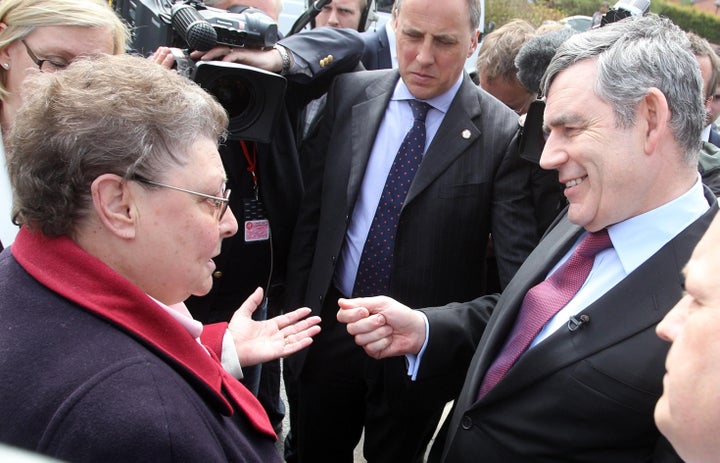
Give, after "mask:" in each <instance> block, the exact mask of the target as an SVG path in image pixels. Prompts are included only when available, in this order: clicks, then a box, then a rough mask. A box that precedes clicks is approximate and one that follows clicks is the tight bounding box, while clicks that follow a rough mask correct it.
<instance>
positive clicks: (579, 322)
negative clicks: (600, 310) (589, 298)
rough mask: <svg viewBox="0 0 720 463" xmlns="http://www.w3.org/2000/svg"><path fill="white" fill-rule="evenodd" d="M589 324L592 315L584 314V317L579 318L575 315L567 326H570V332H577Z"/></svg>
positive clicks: (579, 316)
mask: <svg viewBox="0 0 720 463" xmlns="http://www.w3.org/2000/svg"><path fill="white" fill-rule="evenodd" d="M588 323H590V315H586V314H582V315H578V316H575V315H573V316H572V317H570V320H568V324H567V326H568V330H570V332H575V331H577V330H579V329H580V328H582V326H583V325H586V324H588Z"/></svg>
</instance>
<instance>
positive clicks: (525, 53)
mask: <svg viewBox="0 0 720 463" xmlns="http://www.w3.org/2000/svg"><path fill="white" fill-rule="evenodd" d="M573 34H574V32H573V31H572V30H571V29H569V28H566V29H558V30H555V31H551V32H547V33H545V34H542V35H538V36H536V37H533V38H531V39H530V40H528V41H527V42H526V43H525V44H524V45H523V46H522V47H521V48H520V51H519V52H518V54H517V56H516V57H515V67H516V68H517V69H518V73H517V78H518V80H519V81H520V83H521V84H522V86H523V87H525V89H526V90H527V91H528V92H532V93H537V94H539V93H540V81H541V80H542V77H543V74H545V70H546V69H547V67H548V64H550V60H551V59H552V57H553V56H555V52H556V51H557V49H558V47H559V46H560V45H561V44H562V43H563V42H564V41H565V40H567V39H568V37H570V36H571V35H573Z"/></svg>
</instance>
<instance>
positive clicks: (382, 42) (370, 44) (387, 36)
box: [360, 4, 397, 70]
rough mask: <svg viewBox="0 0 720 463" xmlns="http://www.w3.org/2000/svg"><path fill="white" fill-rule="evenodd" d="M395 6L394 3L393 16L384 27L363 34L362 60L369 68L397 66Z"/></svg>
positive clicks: (366, 67)
mask: <svg viewBox="0 0 720 463" xmlns="http://www.w3.org/2000/svg"><path fill="white" fill-rule="evenodd" d="M395 8H396V7H395V4H393V6H392V10H391V13H392V16H391V18H390V20H389V21H388V22H387V23H385V25H383V27H381V28H380V29H376V30H374V31H368V32H365V33H363V34H362V38H363V42H365V51H364V52H363V56H362V58H361V59H360V60H361V61H362V64H363V66H365V69H367V70H372V69H393V68H396V67H397V53H396V52H395V16H396V14H397V10H396V9H395ZM393 58H394V59H393Z"/></svg>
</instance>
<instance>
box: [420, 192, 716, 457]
mask: <svg viewBox="0 0 720 463" xmlns="http://www.w3.org/2000/svg"><path fill="white" fill-rule="evenodd" d="M705 191H706V192H705V196H706V199H707V201H708V203H710V204H711V208H710V210H709V211H708V212H706V213H705V214H704V215H703V216H702V217H701V218H699V219H698V220H696V221H695V222H694V223H693V224H691V225H690V226H689V227H688V228H686V229H685V230H684V231H683V232H681V233H680V234H679V235H678V236H677V237H675V238H674V239H672V240H671V241H670V242H669V243H668V244H666V245H665V246H664V247H663V248H661V249H660V250H659V251H658V252H657V253H655V254H654V255H653V256H652V257H651V258H650V259H649V260H647V261H646V262H645V263H643V264H642V265H641V266H640V267H638V268H637V269H636V270H635V271H633V272H632V273H631V274H630V275H628V276H627V277H626V278H625V279H624V280H622V281H621V282H620V283H619V284H618V285H616V286H615V287H614V288H613V289H611V290H610V291H609V292H608V293H606V294H605V295H604V296H602V297H601V298H600V299H598V300H597V301H596V302H594V303H593V304H591V305H590V306H589V307H587V308H586V309H585V310H583V311H582V313H583V314H587V315H588V316H589V317H590V321H589V322H588V323H586V324H584V325H581V327H580V328H579V329H577V330H576V331H571V330H569V329H560V330H558V331H556V332H555V333H554V334H552V335H551V336H550V337H549V338H548V339H546V340H545V341H543V342H542V343H541V344H539V345H537V346H536V347H534V348H533V349H531V350H530V351H528V352H527V353H526V354H525V355H523V356H522V357H521V358H520V359H519V360H518V362H517V363H516V364H515V365H514V366H513V368H512V369H511V370H510V371H509V372H508V374H507V375H506V376H505V378H503V380H501V382H500V383H498V384H497V386H496V387H495V388H494V389H492V390H490V391H489V392H488V393H487V394H486V395H485V396H484V397H483V398H482V399H481V400H480V401H477V400H476V398H477V394H478V391H479V388H480V382H481V381H482V378H483V377H484V376H485V373H486V371H487V370H488V368H489V366H490V365H491V363H492V362H493V360H494V359H495V357H496V356H497V354H498V352H499V350H500V349H501V348H502V346H503V344H504V342H505V340H506V338H507V336H508V334H509V332H510V330H511V329H512V327H513V324H514V323H515V319H516V317H517V312H518V310H519V308H520V305H521V303H522V299H523V297H524V296H525V294H526V293H527V291H528V289H530V288H531V287H532V286H534V285H536V284H537V283H539V282H540V281H541V280H542V279H543V278H544V277H545V275H546V274H547V272H548V271H549V270H550V269H551V268H552V266H553V265H554V264H555V263H556V262H557V261H558V260H559V259H560V258H561V257H562V256H563V255H564V254H565V253H566V252H567V250H568V249H569V248H570V246H572V244H573V243H574V242H575V240H576V239H577V237H578V236H579V234H580V233H581V232H582V229H581V228H580V227H578V226H576V225H573V224H571V223H570V222H569V221H568V220H567V218H566V217H563V218H562V219H561V220H560V222H559V223H558V225H557V226H556V227H555V228H554V229H552V231H551V232H549V234H548V235H547V236H546V237H545V238H544V239H543V241H542V242H541V243H540V244H539V245H538V246H537V248H536V249H535V251H533V253H532V254H531V255H530V257H528V259H527V261H526V262H525V264H523V266H522V268H521V269H520V270H518V272H517V274H516V276H515V278H514V279H513V280H512V282H511V283H510V284H509V285H508V286H507V288H506V289H505V291H504V293H503V295H502V296H501V297H500V299H499V300H497V298H480V299H477V300H475V301H473V302H471V303H468V304H465V305H462V304H458V305H456V306H454V307H443V308H434V309H425V313H426V315H427V316H428V319H429V322H430V327H431V328H430V339H429V344H428V346H427V349H426V351H425V354H424V357H423V360H422V365H421V369H420V372H419V377H418V381H420V382H422V381H424V380H426V379H428V378H429V379H433V378H435V379H436V378H437V377H438V376H441V375H443V374H445V373H449V376H450V377H453V380H454V381H457V378H458V376H460V375H462V372H467V376H466V378H465V384H464V386H463V390H462V393H461V394H460V397H459V398H458V399H457V401H456V404H455V410H454V413H453V415H452V418H451V419H450V420H449V425H448V427H447V436H446V441H445V444H446V445H445V451H444V457H445V458H444V460H443V461H446V462H465V461H467V462H474V461H480V460H481V461H483V462H498V463H501V462H502V463H512V462H525V461H533V462H558V461H577V462H580V461H582V462H597V463H607V462H613V463H618V462H645V461H655V462H659V461H680V460H679V458H678V457H677V456H676V455H675V453H674V451H672V450H671V448H670V447H669V445H668V443H667V441H666V440H665V439H664V438H662V437H661V436H660V434H659V432H658V430H657V429H656V427H655V425H654V423H653V410H654V407H655V403H656V401H657V399H658V398H659V396H660V394H661V393H662V377H663V374H664V373H665V356H666V354H667V350H668V343H666V342H665V341H662V340H661V339H660V338H659V337H658V336H657V335H656V333H655V325H656V324H657V323H658V322H659V321H660V320H661V319H662V318H663V316H664V315H665V314H666V313H667V312H668V311H669V310H670V308H671V307H672V306H673V305H674V304H675V303H676V302H677V301H678V300H679V299H680V297H681V296H682V293H683V277H682V274H681V270H682V268H683V267H684V265H685V264H686V263H687V260H688V259H689V257H690V254H691V253H692V250H693V248H694V247H695V245H696V244H697V242H698V241H699V240H700V238H701V237H702V235H703V233H704V232H705V230H706V229H707V227H708V226H709V224H710V222H711V220H712V218H713V216H714V215H715V213H716V212H717V207H718V206H717V201H716V200H715V198H714V196H713V195H712V193H711V192H710V191H709V190H707V189H706V190H705ZM493 307H494V312H493V314H492V317H491V318H490V321H489V322H488V324H487V328H485V325H484V323H483V320H485V319H487V317H488V314H489V313H490V312H491V311H492V310H493ZM438 309H442V310H438ZM483 330H484V334H482V333H483ZM480 336H482V339H480V341H479V345H477V343H478V341H477V339H478V338H480ZM475 345H477V349H475ZM473 351H474V356H473V357H472V361H471V363H470V366H469V369H468V368H467V363H465V365H463V364H462V363H463V362H467V359H468V358H469V352H473ZM470 355H472V354H470ZM436 450H438V449H434V451H433V453H435V451H436Z"/></svg>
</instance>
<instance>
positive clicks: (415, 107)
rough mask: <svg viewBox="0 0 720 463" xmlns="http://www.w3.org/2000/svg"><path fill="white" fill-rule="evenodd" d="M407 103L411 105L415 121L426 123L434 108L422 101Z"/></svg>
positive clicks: (409, 101)
mask: <svg viewBox="0 0 720 463" xmlns="http://www.w3.org/2000/svg"><path fill="white" fill-rule="evenodd" d="M407 102H408V103H409V104H410V109H412V112H413V117H414V118H415V120H416V121H422V122H425V117H426V116H427V113H428V111H429V110H430V108H431V107H432V106H430V105H429V104H427V103H425V102H424V101H420V100H407Z"/></svg>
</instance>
